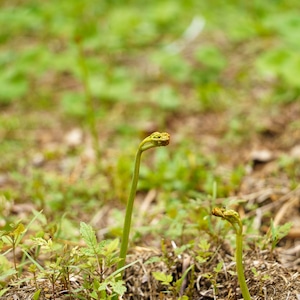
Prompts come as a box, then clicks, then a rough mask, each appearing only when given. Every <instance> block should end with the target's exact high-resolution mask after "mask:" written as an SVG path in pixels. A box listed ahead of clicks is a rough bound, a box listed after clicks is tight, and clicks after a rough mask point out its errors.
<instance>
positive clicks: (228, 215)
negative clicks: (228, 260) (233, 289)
mask: <svg viewBox="0 0 300 300" xmlns="http://www.w3.org/2000/svg"><path fill="white" fill-rule="evenodd" d="M212 214H213V215H214V216H216V217H220V218H222V219H224V220H226V221H228V222H229V223H230V224H231V225H232V227H233V228H234V231H235V234H236V250H235V256H236V258H235V259H236V271H237V275H238V281H239V284H240V288H241V291H242V295H243V298H244V300H251V296H250V293H249V289H248V286H247V283H246V279H245V274H244V268H243V224H242V221H241V218H240V215H239V214H238V213H237V212H236V211H234V210H232V209H224V208H218V207H216V208H214V209H213V210H212Z"/></svg>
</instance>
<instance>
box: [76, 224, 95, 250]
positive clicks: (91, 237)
mask: <svg viewBox="0 0 300 300" xmlns="http://www.w3.org/2000/svg"><path fill="white" fill-rule="evenodd" d="M80 234H81V236H82V238H83V240H84V241H85V243H86V244H87V246H88V247H89V248H92V249H96V248H97V245H98V242H97V238H96V233H95V231H94V229H93V228H92V226H90V225H87V224H86V223H84V222H81V223H80Z"/></svg>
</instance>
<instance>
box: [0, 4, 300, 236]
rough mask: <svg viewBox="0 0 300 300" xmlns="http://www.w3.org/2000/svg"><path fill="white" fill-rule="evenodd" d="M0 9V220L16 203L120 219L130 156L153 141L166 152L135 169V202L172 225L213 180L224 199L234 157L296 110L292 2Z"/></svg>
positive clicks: (236, 179)
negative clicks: (150, 195)
mask: <svg viewBox="0 0 300 300" xmlns="http://www.w3.org/2000/svg"><path fill="white" fill-rule="evenodd" d="M1 3H2V4H1V10H0V28H2V29H1V31H0V44H1V46H0V47H1V48H0V70H1V72H0V112H1V114H0V141H1V143H0V178H1V185H0V188H1V192H2V198H3V201H2V204H1V205H2V208H3V211H4V213H3V216H2V217H1V218H2V219H3V220H2V222H5V223H6V222H8V221H10V220H13V218H14V217H13V216H12V215H11V214H10V213H9V211H10V210H9V209H7V205H8V207H10V209H11V207H13V206H14V205H17V204H18V205H21V204H24V203H31V204H32V205H33V207H34V208H35V209H37V210H39V209H44V213H45V214H47V215H48V217H49V219H50V220H51V219H55V216H56V215H57V216H59V217H60V216H61V215H62V214H69V215H71V217H70V218H71V219H72V218H73V220H75V221H76V220H78V218H81V219H86V220H89V219H90V217H89V216H90V214H94V213H95V207H96V208H97V209H98V208H100V207H105V205H106V204H109V205H117V206H116V207H117V208H118V207H119V208H124V202H125V201H126V199H127V192H128V185H129V183H130V178H131V168H132V158H133V155H134V152H135V149H136V146H137V145H138V143H139V141H140V139H141V138H143V137H145V136H146V135H147V134H148V133H150V132H152V131H155V130H159V131H168V132H169V133H170V134H171V136H172V143H171V145H170V147H168V149H160V150H159V151H157V152H155V154H153V155H150V154H149V155H147V157H145V165H144V166H143V167H142V170H141V182H140V186H139V187H140V189H141V190H142V191H144V192H147V191H149V190H151V189H158V190H162V191H163V192H161V194H160V201H162V202H161V203H165V206H164V207H158V208H157V211H156V210H154V212H153V214H155V213H159V212H161V211H162V210H164V209H167V210H168V209H169V213H170V216H172V217H174V214H175V215H176V210H175V211H174V208H175V207H178V205H179V202H180V201H181V200H182V199H183V198H185V197H198V196H199V195H200V196H201V195H207V194H212V192H213V185H214V183H217V184H218V189H217V196H219V197H226V196H229V195H234V194H235V193H236V191H237V189H238V187H239V184H240V182H241V179H242V178H243V175H244V174H245V168H244V166H243V163H244V161H242V160H240V159H241V158H242V157H243V155H244V152H243V150H245V149H247V147H249V145H250V144H251V141H252V140H253V139H254V140H255V137H256V136H257V135H258V136H259V135H260V134H261V135H264V134H265V135H267V134H268V132H269V131H270V130H271V132H272V130H273V129H272V128H271V129H270V122H269V120H270V118H272V119H277V118H278V119H280V118H281V110H282V109H283V108H285V107H286V106H288V105H296V106H297V105H298V104H297V103H298V102H299V87H300V56H299V46H300V4H299V1H294V0H288V1H275V0H274V1H251V2H248V1H244V2H241V1H221V0H216V1H199V0H197V1H196V0H194V1H192V0H187V1H171V0H160V1H154V0H152V1H138V0H135V1H117V0H115V1H95V0H84V1H83V0H76V1H69V0H68V1H67V0H59V1H58V0H53V1H38V0H32V1H30V0H27V1H22V0H20V1H16V0H15V1H13V0H10V1H2V2H1ZM297 107H298V106H297ZM299 125H300V124H299V121H297V120H294V119H293V120H291V124H290V125H289V126H290V128H293V129H295V128H296V129H297V128H299ZM272 126H273V125H272ZM74 130H75V131H74ZM72 132H73V133H72ZM71 133H72V134H73V135H72V134H71ZM292 144H293V142H292V141H291V140H287V141H285V145H283V144H281V145H280V146H282V147H290V146H292ZM236 149H241V152H240V153H239V152H238V150H236ZM235 151H236V152H235ZM232 153H235V155H232ZM223 162H225V167H224V166H223V165H222V163H223ZM228 164H229V165H228ZM164 201H166V202H164ZM7 203H8V204H7ZM168 205H169V206H168ZM180 205H181V204H180ZM158 206H159V205H158ZM53 211H54V212H55V214H54V215H53V214H52V212H53ZM120 214H121V213H120V211H119V210H117V209H116V210H113V212H112V215H113V218H114V219H117V220H119V219H122V217H121V215H120ZM178 214H179V212H178ZM175 217H176V216H175ZM185 217H186V215H184V213H183V215H180V216H179V215H178V218H182V219H184V218H185ZM195 218H196V217H195ZM66 219H68V218H66ZM103 222H104V223H105V224H106V225H107V221H103ZM100 223H101V222H100ZM116 224H117V225H116V227H117V228H119V229H118V230H120V226H121V222H120V223H116ZM98 225H99V224H98ZM100 225H101V224H100ZM65 226H67V225H65ZM118 226H119V227H118ZM161 228H163V227H161ZM112 231H113V230H112ZM162 232H163V229H162ZM118 233H119V231H117V234H118ZM114 234H115V233H114Z"/></svg>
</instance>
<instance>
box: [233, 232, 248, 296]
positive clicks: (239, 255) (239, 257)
mask: <svg viewBox="0 0 300 300" xmlns="http://www.w3.org/2000/svg"><path fill="white" fill-rule="evenodd" d="M235 251H236V252H235V255H236V271H237V275H238V280H239V284H240V288H241V291H242V295H243V298H244V300H251V296H250V293H249V290H248V286H247V283H246V279H245V274H244V267H243V234H242V233H238V232H237V233H236V250H235Z"/></svg>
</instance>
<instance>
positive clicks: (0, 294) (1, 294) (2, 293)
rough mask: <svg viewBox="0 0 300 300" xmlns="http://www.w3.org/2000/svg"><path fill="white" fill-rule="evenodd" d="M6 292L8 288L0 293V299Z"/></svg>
mask: <svg viewBox="0 0 300 300" xmlns="http://www.w3.org/2000/svg"><path fill="white" fill-rule="evenodd" d="M7 291H9V288H7V289H3V290H2V291H0V297H2V296H3V295H4V294H5V293H6V292H7Z"/></svg>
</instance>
